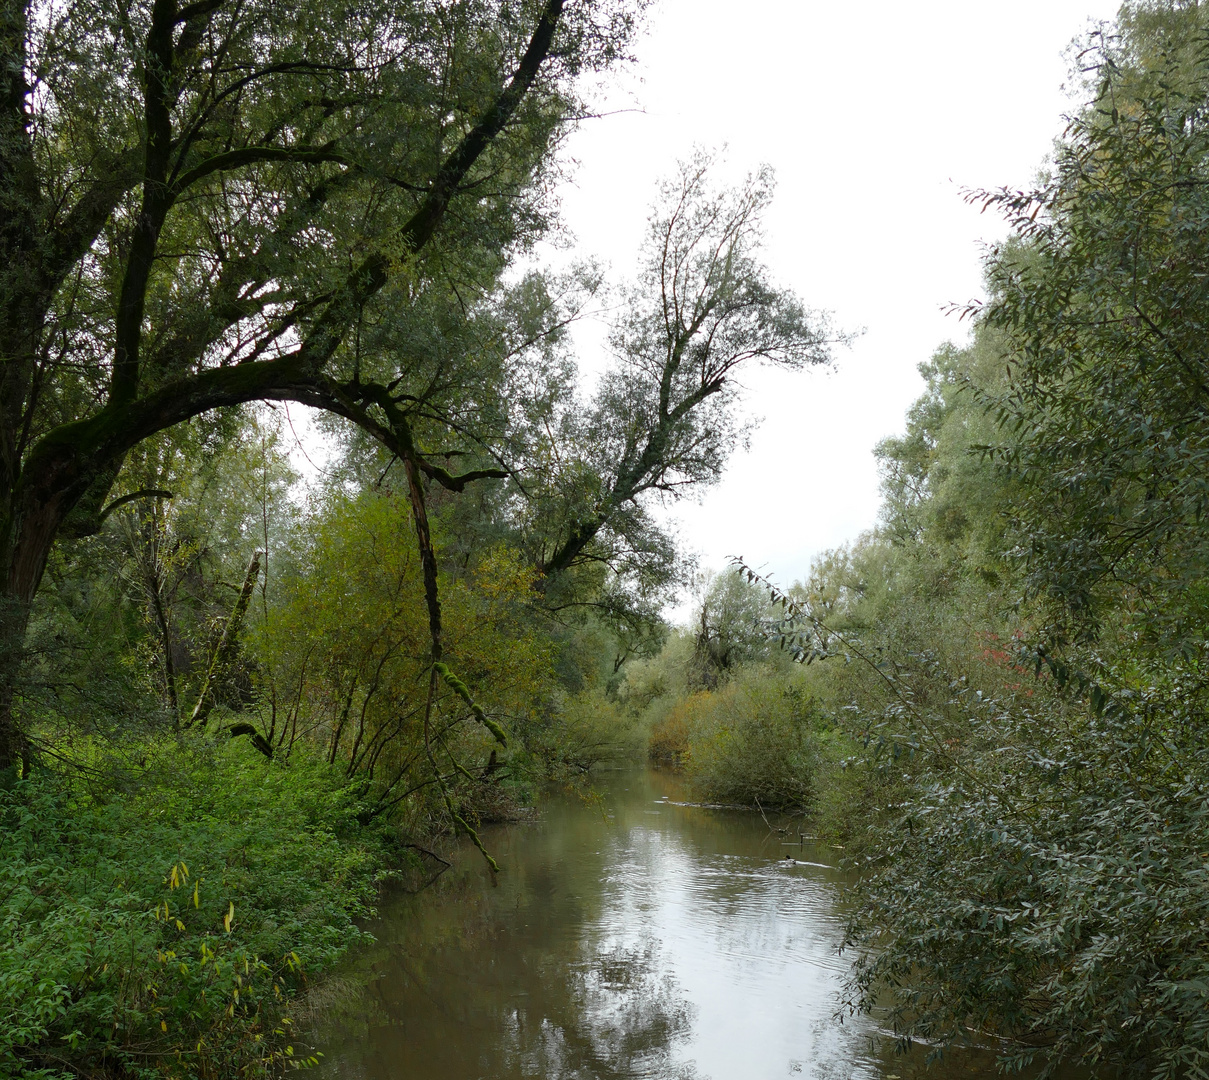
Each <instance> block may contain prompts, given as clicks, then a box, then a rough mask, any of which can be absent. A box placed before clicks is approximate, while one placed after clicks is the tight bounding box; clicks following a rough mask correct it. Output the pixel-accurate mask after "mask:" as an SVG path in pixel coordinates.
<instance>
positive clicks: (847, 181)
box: [562, 0, 1116, 584]
mask: <svg viewBox="0 0 1209 1080" xmlns="http://www.w3.org/2000/svg"><path fill="white" fill-rule="evenodd" d="M1115 11H1116V5H1115V4H1113V3H1107V2H1097V0H1015V2H1013V3H1011V4H1006V3H994V4H992V3H985V2H978V0H974V2H971V0H944V2H938V0H921V2H918V3H914V4H904V3H902V2H901V0H895V2H893V3H891V2H881V0H867V2H865V3H836V2H835V0H829V2H826V3H823V2H818V0H807V2H791V0H784V2H779V0H771V2H765V3H763V4H759V5H749V4H739V3H734V2H730V3H723V2H718V0H714V2H705V0H663V2H662V3H660V4H658V6H656V7H655V9H654V11H653V14H652V17H651V20H650V24H649V29H648V32H647V34H646V36H645V37H644V38H643V39H642V40H641V42H640V43H639V46H638V58H639V63H638V64H637V66H636V67H635V69H634V70H633V72H632V73H631V74H630V75H629V76H627V77H626V78H625V79H623V80H622V85H621V86H620V87H618V88H616V89H615V90H614V91H612V92H611V94H610V99H609V105H610V106H611V107H614V108H619V109H620V108H625V109H631V110H635V111H627V112H622V113H619V114H616V115H610V116H605V117H603V118H601V119H596V120H592V121H589V122H587V123H585V124H584V125H583V126H582V128H581V129H580V130H579V131H578V132H577V133H576V134H575V135H574V136H573V138H572V140H571V142H570V144H569V146H568V152H569V154H570V155H571V156H572V157H573V158H574V159H575V160H576V161H577V162H578V167H577V169H576V170H575V172H574V174H573V184H572V186H570V187H568V188H566V189H565V190H564V191H563V193H562V200H563V213H564V219H565V221H566V223H567V224H568V225H569V226H570V227H571V229H573V230H574V233H575V234H576V237H577V239H578V242H579V251H580V252H581V253H584V254H594V255H596V256H599V257H601V258H602V259H604V260H605V261H606V262H607V263H609V264H610V265H611V267H612V269H613V271H614V273H615V275H616V276H618V277H620V276H622V275H624V274H626V273H628V272H629V271H630V269H631V268H632V267H633V266H634V265H635V262H636V255H637V249H638V246H639V243H640V241H641V238H642V234H643V228H644V222H645V219H646V212H647V207H648V205H649V204H650V201H651V199H652V197H653V195H654V191H655V185H656V182H657V180H658V178H659V177H660V176H662V175H666V174H667V173H668V172H669V171H670V170H671V169H672V167H673V166H674V163H675V161H676V159H677V158H678V157H683V156H685V155H687V154H688V153H689V152H690V151H691V149H692V147H693V146H694V144H700V145H704V146H706V147H718V146H721V145H722V144H724V143H725V144H728V147H729V150H728V159H729V164H730V166H731V168H733V169H735V170H736V171H740V172H741V171H746V170H747V169H750V168H754V167H756V166H757V165H759V164H760V163H761V162H767V163H769V164H770V165H772V166H773V167H774V169H775V170H776V174H777V181H778V185H777V191H776V197H775V199H774V202H773V208H772V212H771V216H770V218H769V220H768V230H767V231H768V243H767V249H766V257H767V263H768V265H769V266H770V267H771V269H772V271H773V274H774V276H775V278H776V279H778V280H779V282H780V283H781V284H783V285H787V286H789V287H791V288H792V289H794V290H795V291H796V292H797V293H798V294H799V295H800V296H801V297H802V299H803V300H804V301H805V302H806V303H807V304H808V305H809V306H811V307H819V308H826V309H829V310H830V311H832V312H833V313H834V316H835V320H836V322H837V323H838V325H840V326H841V327H844V328H848V329H858V328H862V327H863V328H864V329H865V333H864V334H863V335H862V336H861V337H860V339H859V340H858V341H857V342H856V344H855V345H854V346H853V347H852V348H850V349H847V350H844V351H842V352H841V353H839V355H838V357H837V359H838V363H837V366H836V369H835V371H834V372H831V373H825V372H820V371H813V372H806V373H802V374H797V375H788V374H783V373H777V372H769V373H764V374H761V375H759V376H756V377H752V378H749V379H747V380H746V382H747V383H748V384H749V386H750V389H751V392H750V394H749V395H748V406H749V408H750V410H751V411H752V412H753V413H754V414H756V415H758V416H761V417H763V418H764V420H763V424H762V425H761V427H760V429H759V430H758V431H757V433H756V436H755V438H754V440H753V443H752V447H751V450H750V451H749V452H748V453H746V454H742V455H737V456H736V457H735V458H734V459H733V460H732V461H731V464H730V468H729V470H728V472H727V474H726V477H725V479H724V480H723V482H722V483H721V484H720V485H719V486H717V487H715V488H713V489H711V490H709V491H708V492H707V493H705V495H704V498H703V499H702V500H701V502H700V503H699V504H694V503H682V504H680V506H679V507H678V508H677V509H676V511H675V516H676V517H677V518H678V519H679V521H680V523H681V536H682V538H683V541H684V543H685V545H686V546H687V547H688V548H690V549H693V550H695V551H697V552H698V553H699V554H700V556H701V562H702V565H703V566H705V567H712V568H715V569H717V568H721V567H722V566H724V565H725V562H726V558H727V556H729V555H742V556H744V557H745V558H746V559H747V560H748V561H750V562H752V563H754V564H756V565H763V566H764V567H766V568H767V570H768V571H769V572H770V573H771V574H772V575H773V576H774V577H775V578H776V579H777V580H779V581H781V582H784V583H786V584H788V583H789V582H791V581H793V580H794V579H796V578H800V577H802V576H804V575H805V573H806V571H807V569H808V568H809V565H810V561H811V559H812V557H813V556H815V555H817V554H818V553H819V552H821V551H823V550H825V549H827V548H830V547H834V546H836V545H839V544H842V543H844V542H845V541H847V540H851V539H853V538H855V537H856V536H857V535H858V534H859V533H861V532H862V531H863V530H865V529H867V528H869V527H870V526H871V525H872V524H873V523H874V519H875V516H876V513H877V506H878V481H877V470H876V465H875V461H874V458H873V454H872V451H873V447H874V446H875V444H876V443H877V442H878V440H880V439H881V438H883V437H885V436H886V435H889V434H892V433H894V432H896V431H898V430H900V429H901V427H902V423H903V416H904V413H905V410H906V409H907V407H908V406H909V405H910V403H911V401H912V400H914V398H915V397H916V396H917V395H918V394H919V392H920V390H921V389H922V381H921V380H920V378H919V376H918V374H917V373H916V365H917V364H919V363H920V362H921V361H923V360H926V359H927V358H928V357H929V356H930V355H931V353H932V351H933V350H934V349H935V348H936V347H937V346H938V345H939V344H941V343H942V342H944V341H947V340H954V341H961V340H964V338H965V334H966V330H965V327H964V325H963V324H961V323H959V322H958V320H957V319H956V317H954V316H952V315H946V314H944V309H945V308H946V307H947V306H948V305H949V304H951V303H958V304H961V303H964V302H966V301H968V300H970V299H971V298H973V297H976V296H979V295H981V271H980V255H981V251H982V245H983V244H984V243H985V242H987V241H991V240H994V239H996V238H997V237H998V236H1000V235H1002V232H1003V230H1002V226H1001V225H1000V223H999V221H997V220H996V219H994V218H992V217H989V216H986V215H981V214H979V212H978V210H977V209H976V208H973V207H970V206H968V205H966V204H965V203H964V202H963V201H962V198H961V192H962V190H963V189H966V188H981V187H998V186H1020V185H1023V184H1027V183H1028V182H1029V180H1030V178H1031V177H1032V176H1033V175H1034V174H1035V172H1036V170H1037V168H1038V167H1039V166H1040V165H1041V164H1042V163H1043V161H1044V160H1045V158H1046V155H1047V154H1048V153H1049V150H1050V148H1051V146H1052V142H1053V139H1054V137H1055V136H1056V135H1057V134H1059V132H1060V131H1061V128H1062V114H1063V113H1064V112H1067V111H1070V109H1071V108H1072V99H1071V98H1069V97H1068V96H1067V94H1066V93H1065V91H1064V89H1063V87H1064V84H1065V83H1066V82H1067V80H1068V65H1069V60H1070V53H1069V50H1068V46H1069V45H1070V43H1071V41H1072V39H1074V38H1075V37H1076V36H1079V35H1081V34H1082V33H1083V32H1085V30H1086V29H1087V28H1088V26H1089V25H1090V24H1091V22H1093V21H1098V20H1103V19H1109V18H1111V17H1112V16H1113V14H1114V13H1115ZM639 109H640V110H641V111H637V110H639ZM598 337H599V334H597V335H596V339H598ZM582 339H583V340H582V347H583V352H584V354H585V355H584V367H585V368H586V369H588V370H590V369H591V368H592V366H593V364H594V363H596V362H597V361H598V357H596V356H594V355H592V354H593V352H594V350H596V349H597V348H598V344H597V340H595V339H594V336H593V334H592V333H591V332H587V333H584V334H583V335H582Z"/></svg>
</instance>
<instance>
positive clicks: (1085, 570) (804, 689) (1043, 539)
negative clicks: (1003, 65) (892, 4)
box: [624, 3, 1209, 1078]
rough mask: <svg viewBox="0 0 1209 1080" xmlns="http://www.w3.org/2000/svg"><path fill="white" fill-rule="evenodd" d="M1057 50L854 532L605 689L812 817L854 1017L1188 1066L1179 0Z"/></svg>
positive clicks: (1204, 1033)
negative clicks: (1055, 68) (961, 341)
mask: <svg viewBox="0 0 1209 1080" xmlns="http://www.w3.org/2000/svg"><path fill="white" fill-rule="evenodd" d="M1078 60H1079V66H1080V69H1081V70H1082V74H1083V76H1084V77H1085V82H1084V87H1085V90H1086V95H1087V104H1086V105H1085V107H1084V108H1083V109H1082V110H1081V111H1080V112H1078V113H1077V114H1076V115H1074V116H1073V117H1072V118H1071V119H1070V121H1069V125H1068V127H1067V128H1066V130H1065V131H1064V132H1063V134H1062V136H1061V138H1060V139H1059V141H1058V142H1057V144H1056V147H1055V151H1054V156H1053V159H1052V162H1051V164H1050V166H1049V167H1048V169H1047V171H1046V172H1044V173H1043V174H1042V175H1041V176H1040V178H1039V179H1038V181H1037V183H1036V186H1035V187H1033V188H1031V189H1029V190H1025V191H997V192H975V193H971V194H970V196H969V198H970V199H971V201H974V202H976V203H979V204H982V205H984V206H985V207H986V208H987V209H990V210H997V211H999V212H1001V213H1003V214H1004V215H1005V216H1006V218H1007V221H1008V223H1009V225H1010V226H1011V231H1010V236H1009V238H1008V239H1007V240H1005V241H1004V242H1002V243H1000V244H998V245H997V246H996V247H995V248H993V249H992V250H991V252H990V254H989V257H988V259H987V263H986V280H987V292H988V299H987V301H986V302H985V304H981V305H975V306H973V307H971V308H969V309H968V310H966V311H965V312H963V313H962V314H963V315H964V316H966V317H967V318H969V319H970V320H971V321H972V323H973V331H972V334H971V337H970V341H969V343H968V344H966V345H964V346H962V347H955V346H946V347H944V348H942V349H940V350H939V351H938V352H937V353H936V354H935V355H934V356H933V357H932V359H931V360H930V361H929V362H927V363H925V364H923V365H922V366H921V368H920V370H921V373H922V374H923V376H924V379H925V380H926V383H927V389H926V391H925V393H924V395H923V396H922V397H921V398H920V399H919V400H918V401H917V402H916V403H915V404H914V405H913V406H912V408H911V410H910V412H909V414H908V416H907V427H906V432H905V433H904V434H903V435H901V436H899V437H896V438H891V439H887V440H886V441H885V442H883V443H882V444H881V446H880V447H879V449H878V456H879V459H880V461H881V465H882V472H883V493H884V502H883V507H882V512H881V518H880V523H879V525H878V526H877V528H876V529H874V530H873V531H872V532H870V533H869V534H868V535H866V536H864V537H862V538H860V539H859V540H858V541H856V542H854V543H853V544H851V545H849V546H848V547H846V548H844V549H843V550H840V551H836V552H833V553H831V554H829V555H827V556H826V557H824V558H822V559H821V560H819V561H818V563H817V564H816V566H815V568H814V571H813V573H812V574H811V576H810V578H809V580H808V581H806V582H803V583H799V584H798V585H796V586H794V587H793V588H787V589H783V588H780V587H778V586H777V585H776V584H775V583H769V582H767V581H765V580H763V579H762V578H760V577H759V576H758V575H757V574H755V573H753V572H752V571H751V570H750V569H749V568H747V567H745V566H743V565H742V564H740V565H738V566H737V567H736V568H735V569H734V571H733V572H732V573H731V575H730V576H729V577H727V578H724V579H718V580H717V581H715V582H714V583H713V585H712V586H711V587H710V589H709V590H708V591H707V592H706V593H705V595H704V599H703V603H702V604H701V607H700V610H699V626H698V628H697V629H696V632H695V633H685V634H682V635H681V636H680V637H679V638H674V639H672V640H671V641H670V643H669V645H668V647H667V648H666V649H665V651H664V653H663V654H662V655H661V657H660V658H659V659H658V660H656V661H651V662H647V664H648V666H647V667H645V668H643V667H642V666H641V665H635V666H633V667H632V668H631V671H630V674H629V675H628V677H627V679H628V681H627V684H626V687H625V689H624V693H626V694H628V695H630V696H631V699H632V700H633V702H634V707H635V708H637V709H640V710H645V711H646V713H647V714H648V715H649V717H650V719H651V721H652V723H653V725H654V727H653V742H652V751H653V752H654V753H656V754H659V755H664V756H668V755H671V756H679V757H680V759H681V760H682V762H683V763H684V764H685V767H686V768H687V769H688V771H689V773H690V775H692V776H694V777H695V779H696V780H697V782H698V784H699V786H700V788H701V791H702V794H703V795H704V796H706V797H710V798H717V799H721V800H727V801H730V800H740V801H754V800H755V798H756V797H759V798H760V799H761V800H767V802H766V803H765V805H767V803H768V802H774V801H779V802H781V803H783V804H785V805H788V806H791V807H800V808H803V809H806V810H808V811H810V812H811V814H812V815H813V817H814V822H815V825H816V827H817V828H818V829H820V830H821V831H823V832H824V833H825V834H826V835H828V836H830V837H831V838H832V839H833V841H834V842H835V843H836V844H837V845H839V846H842V847H843V848H845V853H846V857H847V858H849V859H850V862H851V865H852V867H853V868H854V869H855V870H857V871H858V872H859V873H858V877H857V884H856V885H855V886H854V889H853V893H852V896H851V898H850V899H851V902H852V904H853V907H852V914H851V917H850V922H849V926H848V933H847V941H846V955H847V956H848V957H849V958H850V959H851V961H852V963H853V968H852V975H851V980H850V983H849V993H848V997H847V1005H848V1006H849V1007H850V1008H852V1009H854V1010H874V1011H877V1012H879V1013H880V1015H882V1017H883V1018H884V1020H885V1022H886V1023H887V1024H888V1025H892V1026H893V1028H894V1030H895V1031H896V1032H897V1033H898V1034H899V1036H900V1037H901V1038H902V1039H903V1040H904V1041H907V1040H913V1039H918V1040H928V1041H929V1042H931V1043H932V1044H933V1045H934V1046H936V1047H937V1048H938V1049H943V1047H945V1046H946V1045H951V1044H953V1043H960V1042H962V1041H964V1040H969V1039H975V1040H977V1039H984V1040H985V1039H986V1038H987V1037H988V1036H998V1037H1000V1038H1002V1039H1003V1040H1004V1041H1003V1042H1001V1043H1000V1044H999V1045H1000V1047H1001V1051H1002V1053H1001V1063H1002V1064H1003V1065H1004V1067H1006V1068H1007V1069H1009V1070H1013V1069H1016V1068H1020V1067H1023V1066H1024V1065H1025V1064H1027V1063H1029V1062H1035V1063H1040V1064H1042V1065H1044V1066H1046V1067H1048V1068H1050V1069H1057V1068H1060V1067H1062V1066H1064V1065H1069V1064H1071V1063H1080V1064H1082V1065H1083V1066H1084V1067H1086V1068H1089V1069H1090V1070H1091V1071H1092V1072H1093V1074H1097V1075H1098V1074H1100V1073H1101V1072H1103V1074H1104V1075H1109V1076H1117V1075H1138V1076H1149V1077H1172V1078H1174V1077H1193V1076H1201V1075H1204V1074H1205V1072H1206V1071H1207V1070H1209V847H1207V844H1206V838H1207V836H1209V833H1207V831H1206V826H1207V824H1209V752H1207V750H1206V740H1205V733H1206V730H1207V726H1209V715H1207V713H1206V708H1207V707H1209V640H1207V637H1206V627H1207V625H1209V623H1207V621H1206V617H1207V614H1209V608H1207V607H1206V598H1207V593H1206V589H1205V571H1206V568H1207V566H1209V563H1207V562H1206V559H1207V556H1209V525H1207V519H1206V510H1207V509H1209V504H1207V501H1206V500H1207V496H1209V487H1207V482H1206V472H1205V461H1206V448H1207V447H1209V398H1207V397H1206V385H1207V384H1206V374H1207V373H1209V366H1207V362H1206V345H1205V342H1206V338H1205V326H1206V323H1207V321H1209V272H1207V266H1209V247H1207V246H1206V245H1207V237H1209V230H1207V229H1206V225H1207V223H1209V201H1207V192H1209V186H1207V184H1206V166H1207V163H1209V21H1207V18H1206V12H1205V9H1204V7H1203V6H1199V5H1197V4H1182V3H1133V4H1127V5H1126V6H1125V7H1124V8H1123V9H1122V10H1121V13H1120V15H1119V18H1118V21H1117V23H1116V24H1115V25H1114V26H1111V27H1105V28H1103V29H1101V30H1100V31H1097V32H1096V33H1094V34H1093V35H1091V37H1090V38H1089V39H1087V40H1086V41H1084V42H1082V43H1081V47H1080V49H1079V51H1078ZM761 630H763V631H764V633H763V635H761V634H760V631H761ZM790 659H795V660H798V661H800V662H801V665H802V666H801V667H800V668H799V669H798V670H791V669H790V666H789V665H788V663H787V661H788V660H790ZM789 763H794V764H792V765H790V764H789ZM744 792H746V793H747V795H748V798H747V799H744V798H743V793H744Z"/></svg>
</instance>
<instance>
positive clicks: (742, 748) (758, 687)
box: [673, 665, 830, 810]
mask: <svg viewBox="0 0 1209 1080" xmlns="http://www.w3.org/2000/svg"><path fill="white" fill-rule="evenodd" d="M804 682H805V680H804V679H803V678H802V677H800V676H799V677H798V678H795V679H786V678H785V675H784V673H783V672H777V671H774V670H770V669H769V668H768V667H766V666H764V665H752V666H749V667H747V668H744V669H743V670H742V671H741V672H740V673H739V674H737V675H736V677H735V678H734V679H732V680H731V681H730V682H728V683H726V684H725V685H724V686H722V687H721V688H720V689H717V690H704V691H700V692H698V693H696V694H693V695H692V696H690V697H689V698H687V699H686V700H685V701H684V702H683V703H682V704H681V705H680V706H679V707H678V709H677V710H675V711H674V713H673V717H674V718H679V719H682V721H683V722H684V724H685V726H686V728H687V732H688V738H687V747H686V753H685V758H684V768H685V771H686V772H687V774H688V776H689V778H690V779H691V781H692V785H693V789H694V790H695V791H696V792H698V793H699V794H700V795H701V797H702V798H703V799H706V800H707V801H710V802H721V803H741V804H743V805H746V806H751V805H760V806H764V807H776V808H778V809H785V810H789V809H793V810H799V809H804V808H809V807H811V806H812V804H813V800H814V795H815V790H814V788H815V783H816V777H817V773H818V768H819V757H820V747H819V738H818V736H819V732H820V729H823V730H825V729H826V728H827V727H829V726H830V725H829V723H828V722H827V720H826V718H825V717H824V716H822V715H820V712H819V709H818V707H817V704H816V703H815V702H814V701H813V700H812V699H811V698H810V696H809V695H810V690H809V686H807V685H803V683H804Z"/></svg>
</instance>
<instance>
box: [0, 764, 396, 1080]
mask: <svg viewBox="0 0 1209 1080" xmlns="http://www.w3.org/2000/svg"><path fill="white" fill-rule="evenodd" d="M75 749H76V752H77V753H80V752H81V751H82V750H85V751H86V752H85V755H84V756H86V757H87V758H88V771H87V773H85V774H83V775H86V776H88V777H90V779H88V780H83V779H76V780H74V781H73V780H71V779H69V778H67V777H63V776H59V775H56V774H54V773H51V772H47V771H44V770H39V771H37V772H35V773H34V774H33V776H32V777H31V778H29V779H28V780H24V781H20V782H18V783H16V784H15V786H13V787H11V788H8V789H6V790H3V791H0V815H2V817H3V825H4V831H5V838H6V839H5V843H4V845H3V847H2V848H0V897H3V900H2V902H0V923H2V925H3V933H4V940H5V941H6V943H7V944H6V947H5V948H4V950H3V951H2V952H0V1017H2V1018H3V1019H0V1068H3V1069H6V1070H7V1073H6V1075H7V1074H15V1075H17V1076H24V1075H27V1076H47V1077H49V1076H52V1075H53V1076H59V1075H78V1074H79V1073H80V1072H81V1071H82V1072H84V1073H86V1074H88V1073H93V1072H96V1071H106V1070H108V1071H119V1070H125V1075H131V1076H163V1075H168V1076H178V1077H182V1078H184V1077H199V1078H203V1077H204V1078H209V1077H216V1076H233V1075H239V1076H257V1075H263V1074H266V1073H268V1072H272V1071H274V1070H275V1069H276V1068H278V1067H279V1066H281V1065H282V1064H283V1063H284V1062H286V1061H289V1060H298V1061H302V1060H304V1059H305V1057H306V1052H305V1051H304V1049H303V1048H302V1047H301V1046H300V1045H298V1046H295V1045H294V1044H295V1043H296V1042H297V1039H296V1038H295V1037H294V1036H293V1035H292V1034H291V1025H290V1020H289V1014H290V1009H291V1002H292V1001H293V999H294V998H295V996H296V995H297V994H298V993H299V992H300V991H301V990H303V989H304V987H305V986H306V983H307V980H308V977H312V976H314V975H317V974H318V973H320V972H321V971H323V970H324V969H325V968H327V967H328V966H330V965H331V964H332V962H333V961H334V960H335V959H336V958H337V957H338V956H340V955H341V953H343V952H344V950H345V949H347V948H348V947H349V946H350V945H353V944H356V943H357V942H358V941H360V940H362V932H361V931H360V930H358V929H357V926H356V924H355V923H354V921H353V920H354V918H355V917H357V916H361V915H365V914H367V913H368V912H369V910H370V906H369V905H370V904H371V903H372V902H373V898H374V892H375V888H374V877H375V872H376V870H377V869H378V868H379V867H380V866H382V865H383V863H384V861H385V859H386V857H387V849H386V848H385V847H384V846H383V845H384V839H383V838H382V837H380V836H379V835H378V834H376V833H374V832H372V831H369V830H364V829H361V828H360V827H359V826H358V825H357V824H356V820H355V814H356V810H357V808H358V804H357V802H356V796H355V793H354V792H353V791H352V790H351V789H349V788H348V787H347V786H345V784H344V783H343V782H342V780H341V779H340V778H339V777H338V776H337V775H335V774H334V773H333V772H332V771H331V770H330V769H328V768H327V767H325V766H324V765H323V764H321V763H320V762H318V761H317V760H315V759H314V758H312V757H310V756H308V755H305V754H298V755H296V756H295V758H294V760H293V762H292V763H291V765H290V766H289V767H288V768H287V767H284V766H282V765H280V764H278V763H275V762H271V761H268V760H266V759H265V758H264V757H263V756H261V755H260V754H257V753H256V752H255V751H254V750H253V749H252V748H251V746H249V745H248V744H247V743H246V742H245V741H243V740H232V741H230V742H229V743H226V744H225V745H222V746H220V747H217V748H214V747H211V746H209V745H208V744H200V743H198V742H197V741H196V740H182V741H180V742H175V743H165V742H163V741H162V740H155V741H149V742H146V743H144V744H142V745H141V746H139V745H128V746H127V747H126V748H125V751H126V753H125V754H122V755H119V754H115V753H113V752H111V751H105V750H102V749H96V750H93V751H87V750H86V748H82V747H79V746H77V747H76V748H75ZM77 775H80V774H77Z"/></svg>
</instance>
